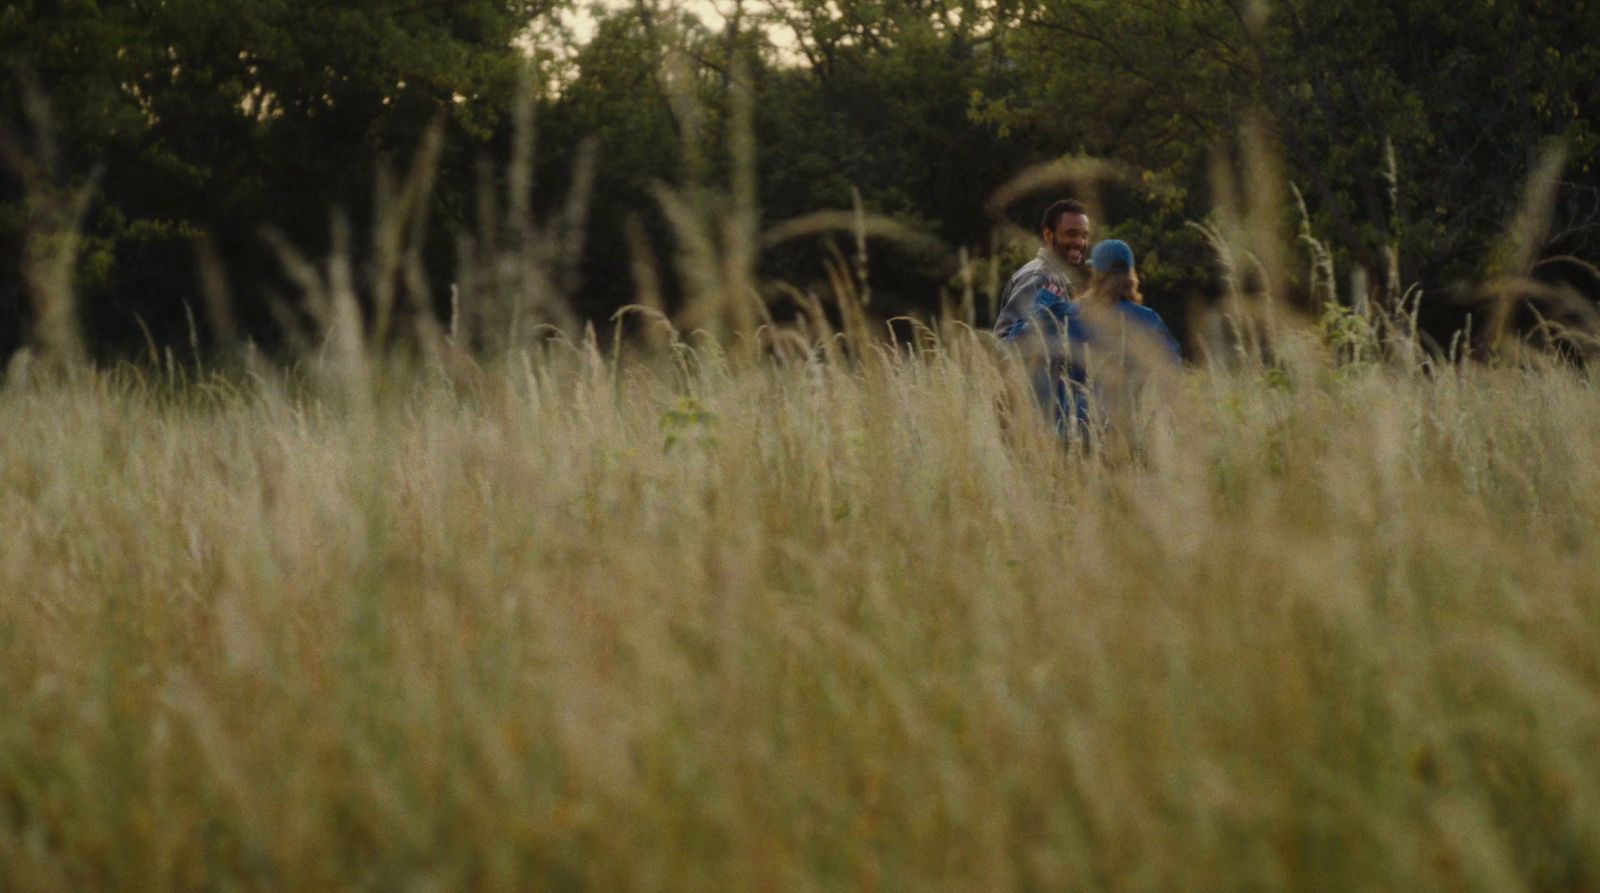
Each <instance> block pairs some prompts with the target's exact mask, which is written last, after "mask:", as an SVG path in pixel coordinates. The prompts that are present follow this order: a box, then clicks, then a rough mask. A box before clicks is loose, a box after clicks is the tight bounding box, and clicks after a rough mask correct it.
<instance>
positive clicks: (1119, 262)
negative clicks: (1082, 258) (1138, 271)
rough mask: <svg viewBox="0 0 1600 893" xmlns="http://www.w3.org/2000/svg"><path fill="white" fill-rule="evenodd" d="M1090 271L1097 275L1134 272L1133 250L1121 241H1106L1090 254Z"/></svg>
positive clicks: (1096, 246)
mask: <svg viewBox="0 0 1600 893" xmlns="http://www.w3.org/2000/svg"><path fill="white" fill-rule="evenodd" d="M1089 269H1091V270H1094V271H1095V272H1096V273H1131V272H1133V249H1132V248H1129V247H1128V243H1127V242H1124V241H1122V240H1121V239H1106V240H1105V241H1102V242H1099V243H1097V244H1096V245H1095V246H1094V250H1093V251H1091V252H1089Z"/></svg>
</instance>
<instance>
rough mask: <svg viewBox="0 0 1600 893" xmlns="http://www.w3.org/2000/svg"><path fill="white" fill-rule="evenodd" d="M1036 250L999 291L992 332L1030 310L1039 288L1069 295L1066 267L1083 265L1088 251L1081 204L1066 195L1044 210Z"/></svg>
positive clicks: (1002, 329) (999, 332)
mask: <svg viewBox="0 0 1600 893" xmlns="http://www.w3.org/2000/svg"><path fill="white" fill-rule="evenodd" d="M1039 240H1040V241H1041V242H1043V243H1044V244H1042V245H1040V246H1039V253H1038V254H1037V255H1035V256H1034V258H1033V260H1030V261H1028V262H1027V263H1025V264H1023V265H1022V267H1021V268H1020V269H1018V270H1017V271H1016V272H1015V273H1012V274H1011V279H1010V280H1009V281H1007V282H1006V287H1005V288H1003V289H1001V290H1000V315H999V317H998V318H996V319H995V321H994V331H995V334H997V335H1000V336H1001V337H1005V334H1006V332H1008V331H1010V329H1011V327H1012V326H1014V325H1016V324H1017V323H1018V322H1019V321H1021V320H1022V319H1025V318H1026V317H1027V316H1028V315H1029V314H1031V313H1032V312H1033V306H1034V298H1035V296H1037V295H1038V293H1039V290H1040V289H1044V290H1045V291H1048V292H1051V293H1053V294H1055V295H1056V296H1057V297H1060V298H1063V299H1067V300H1070V299H1071V298H1072V281H1071V280H1070V279H1069V278H1068V275H1069V273H1068V270H1069V268H1073V267H1077V268H1081V267H1082V266H1083V262H1084V258H1085V257H1086V256H1087V254H1088V251H1089V214H1088V211H1087V210H1086V209H1085V208H1084V207H1083V203H1082V202H1079V201H1077V200H1076V199H1070V198H1065V199H1062V200H1060V201H1058V202H1055V203H1053V204H1051V205H1050V207H1048V208H1046V209H1045V211H1044V219H1043V220H1041V221H1039Z"/></svg>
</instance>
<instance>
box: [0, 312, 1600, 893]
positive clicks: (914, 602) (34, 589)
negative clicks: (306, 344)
mask: <svg viewBox="0 0 1600 893" xmlns="http://www.w3.org/2000/svg"><path fill="white" fill-rule="evenodd" d="M675 356H676V360H675V361H668V360H665V359H658V360H656V361H647V360H637V361H627V360H624V361H621V362H613V359H612V357H610V356H608V355H607V353H606V352H605V351H604V350H603V349H601V348H599V347H597V346H596V345H595V344H594V343H593V342H588V343H583V342H578V343H569V342H565V341H556V342H551V343H549V344H547V345H546V346H545V347H543V348H541V349H539V350H536V351H532V352H524V353H520V354H517V355H516V356H515V358H510V359H506V360H505V361H503V362H498V363H492V364H485V365H483V366H481V367H478V368H476V369H475V370H474V371H473V372H472V373H471V374H470V375H464V376H458V377H455V378H449V377H445V376H442V375H432V376H430V375H427V374H420V373H412V374H389V375H384V374H378V373H373V375H372V381H373V382H375V384H373V385H372V386H370V387H368V388H367V389H366V390H365V391H364V392H363V393H362V394H360V395H356V396H352V395H351V394H350V393H349V392H348V391H343V392H340V393H339V394H337V395H336V398H335V396H329V395H328V394H327V393H326V392H324V391H318V390H317V389H316V388H310V387H305V386H303V382H300V383H297V381H296V380H295V379H293V378H292V377H291V376H287V375H283V374H275V373H272V372H260V373H251V374H247V375H233V376H227V375H210V376H208V375H205V374H203V373H195V375H194V377H192V378H190V379H188V380H187V381H186V382H184V383H181V384H179V383H175V381H174V380H173V379H169V378H161V377H157V376H155V375H154V374H153V373H152V374H151V375H149V376H146V375H143V374H140V373H137V372H134V371H130V370H127V369H123V370H120V371H117V370H112V371H99V372H89V371H81V370H80V371H79V372H77V373H74V374H71V375H66V376H45V375H35V376H30V375H27V374H23V373H18V372H15V371H14V372H13V375H12V377H11V378H10V379H8V380H7V382H6V385H5V388H4V390H3V391H0V428H3V430H4V431H5V436H4V437H3V438H0V529H3V530H4V531H5V533H4V536H3V538H0V593H3V595H0V704H3V705H4V709H3V710H0V887H3V888H4V889H6V890H69V889H354V888H360V889H384V890H412V889H415V890H454V889H485V890H521V889H663V890H666V889H672V890H687V889H896V890H920V889H1007V888H1014V889H1050V890H1056V889H1070V890H1177V889H1189V890H1201V889H1252V890H1255V889H1260V890H1280V889H1330V890H1368V889H1370V890H1379V889H1383V890H1518V889H1527V890H1563V891H1568V890H1592V889H1595V888H1596V885H1597V884H1600V760H1597V759H1596V754H1597V752H1600V575H1597V574H1596V571H1597V569H1600V539H1597V537H1596V531H1597V521H1600V428H1597V427H1596V425H1595V419H1596V418H1600V396H1597V394H1596V392H1595V389H1594V387H1593V386H1592V385H1591V384H1590V383H1589V382H1588V381H1587V380H1586V379H1584V378H1582V377H1580V376H1579V375H1577V374H1576V373H1573V372H1570V371H1562V370H1559V369H1546V370H1543V371H1537V370H1531V369H1528V368H1511V367H1481V366H1472V365H1465V364H1463V365H1457V366H1441V367H1438V368H1435V369H1433V370H1432V371H1431V373H1430V374H1428V375H1422V374H1418V373H1415V372H1409V373H1408V372H1405V371H1403V370H1398V369H1396V368H1395V367H1394V366H1393V365H1392V364H1368V365H1364V366H1350V365H1343V366H1340V365H1336V364H1334V363H1333V362H1332V361H1331V360H1328V359H1326V358H1324V357H1322V355H1321V354H1319V353H1318V352H1317V351H1316V349H1314V348H1312V347H1307V349H1306V350H1305V351H1304V352H1302V353H1300V354H1297V355H1295V357H1296V358H1295V359H1293V360H1292V362H1290V363H1289V364H1288V365H1287V367H1286V368H1287V369H1288V372H1287V373H1284V372H1283V371H1282V368H1283V367H1280V369H1279V371H1278V372H1277V373H1274V374H1273V375H1270V376H1264V375H1261V374H1257V373H1253V372H1250V371H1248V370H1247V369H1244V370H1235V371H1232V372H1229V371H1224V370H1211V371H1203V370H1191V371H1189V372H1186V373H1184V375H1183V376H1182V377H1181V379H1180V380H1179V381H1177V382H1175V383H1173V385H1172V388H1171V390H1170V393H1169V394H1168V395H1167V399H1166V401H1165V405H1164V409H1163V411H1162V412H1161V413H1160V414H1159V415H1158V416H1157V417H1155V418H1154V421H1152V422H1151V424H1150V426H1149V427H1148V429H1147V431H1146V432H1145V435H1144V439H1143V441H1142V444H1141V448H1140V449H1139V451H1138V452H1137V453H1135V454H1130V455H1125V456H1122V457H1120V458H1119V457H1117V456H1115V455H1112V454H1111V453H1110V452H1098V453H1090V452H1086V451H1081V450H1075V449H1064V448H1062V446H1061V445H1060V443H1059V442H1058V441H1056V440H1055V439H1054V437H1053V436H1052V435H1051V434H1050V433H1049V432H1048V431H1047V430H1045V428H1044V426H1043V425H1040V424H1038V420H1037V418H1035V417H1033V415H1030V414H1033V413H1035V411H1034V409H1033V407H1032V406H1031V405H1030V404H1027V403H1025V402H1018V401H1015V400H1013V399H1011V398H1013V397H1015V395H1016V393H1017V389H1016V388H1015V387H1013V386H1011V385H1009V384H1008V377H1007V372H1006V367H1005V364H1004V362H1002V361H998V360H997V359H996V357H997V354H996V352H995V351H993V349H992V347H991V346H990V345H988V344H987V343H986V342H985V341H984V339H982V338H978V337H973V336H968V335H964V334H961V333H960V332H959V331H957V332H955V333H954V334H952V335H950V336H949V337H947V338H941V337H939V336H928V337H924V338H923V339H922V341H921V343H920V344H917V345H909V346H908V345H900V347H899V349H895V348H894V347H892V346H884V347H881V348H878V349H876V350H872V351H866V352H863V355H862V356H861V357H860V358H859V360H857V361H855V362H842V361H841V362H834V363H829V362H826V361H824V360H822V359H819V358H818V357H817V356H812V357H811V358H809V359H801V360H791V361H786V362H777V361H772V360H764V361H759V362H756V361H740V360H738V359H737V358H735V357H732V356H724V355H722V354H720V353H718V352H716V351H715V350H712V349H704V348H691V347H687V346H683V345H680V349H679V350H678V351H677V353H676V354H675Z"/></svg>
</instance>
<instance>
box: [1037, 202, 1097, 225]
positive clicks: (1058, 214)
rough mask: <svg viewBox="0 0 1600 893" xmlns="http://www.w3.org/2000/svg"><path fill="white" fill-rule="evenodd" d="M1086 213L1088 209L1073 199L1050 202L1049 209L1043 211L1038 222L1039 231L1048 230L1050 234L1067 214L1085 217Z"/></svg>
mask: <svg viewBox="0 0 1600 893" xmlns="http://www.w3.org/2000/svg"><path fill="white" fill-rule="evenodd" d="M1088 213H1089V209H1088V208H1085V207H1084V206H1083V202H1080V201H1078V200H1077V199H1075V198H1064V199H1061V200H1060V201H1056V202H1052V203H1051V204H1050V207H1048V208H1045V209H1044V219H1043V220H1041V221H1039V231H1040V232H1043V231H1045V230H1049V231H1050V232H1055V230H1056V224H1058V223H1060V222H1061V218H1062V217H1063V216H1065V215H1067V214H1084V215H1087V214H1088Z"/></svg>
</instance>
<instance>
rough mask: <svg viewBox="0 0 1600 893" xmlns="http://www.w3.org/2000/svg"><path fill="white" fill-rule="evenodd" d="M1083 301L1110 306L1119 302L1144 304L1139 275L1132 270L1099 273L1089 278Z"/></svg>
mask: <svg viewBox="0 0 1600 893" xmlns="http://www.w3.org/2000/svg"><path fill="white" fill-rule="evenodd" d="M1082 300H1085V301H1095V302H1099V303H1103V304H1106V305H1108V306H1109V305H1112V304H1115V303H1117V302H1118V301H1132V302H1133V303H1135V304H1143V303H1144V295H1143V294H1141V293H1140V292H1139V274H1138V273H1135V272H1134V271H1132V270H1127V271H1124V272H1114V273H1101V272H1098V271H1097V272H1095V273H1093V274H1091V275H1090V276H1089V287H1088V288H1086V289H1084V293H1083V299H1082Z"/></svg>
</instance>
